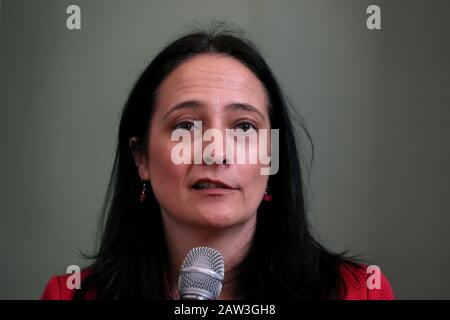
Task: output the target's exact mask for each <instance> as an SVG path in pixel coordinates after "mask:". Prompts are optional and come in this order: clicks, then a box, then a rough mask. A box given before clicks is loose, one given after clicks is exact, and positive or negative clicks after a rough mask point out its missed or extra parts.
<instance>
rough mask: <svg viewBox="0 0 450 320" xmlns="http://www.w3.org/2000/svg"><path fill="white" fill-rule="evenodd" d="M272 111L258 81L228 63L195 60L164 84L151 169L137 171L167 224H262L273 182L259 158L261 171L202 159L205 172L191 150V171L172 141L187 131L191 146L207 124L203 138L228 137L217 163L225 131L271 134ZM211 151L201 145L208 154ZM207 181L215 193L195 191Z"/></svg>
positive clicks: (145, 165)
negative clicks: (211, 134)
mask: <svg viewBox="0 0 450 320" xmlns="http://www.w3.org/2000/svg"><path fill="white" fill-rule="evenodd" d="M186 102H189V103H186ZM267 106H268V100H267V97H266V93H265V90H264V87H263V85H262V83H261V82H260V81H259V79H258V78H257V77H256V76H255V75H254V74H253V73H252V72H251V71H250V70H249V69H248V68H247V67H246V66H244V65H243V64H242V63H240V62H239V61H238V60H236V59H234V58H232V57H229V56H225V55H213V54H203V55H199V56H195V57H193V58H191V59H189V60H187V61H185V62H184V63H182V64H181V65H179V66H178V67H177V68H176V69H174V70H173V71H172V72H171V73H170V74H169V75H168V76H167V77H166V79H164V81H163V82H162V83H161V86H160V88H159V91H158V96H157V99H156V101H155V111H154V114H153V116H152V119H151V123H150V133H149V134H150V135H149V139H148V141H149V144H148V146H147V150H148V154H147V161H145V162H141V163H140V165H138V167H139V174H140V177H141V179H144V180H150V183H151V187H152V189H153V192H154V194H155V197H156V199H157V200H158V202H159V205H160V207H161V211H162V214H163V217H164V219H165V220H166V221H167V219H169V220H171V221H174V222H177V223H181V224H183V225H189V226H195V227H208V228H226V227H230V226H235V225H239V224H241V223H245V222H247V221H250V219H252V218H255V217H256V210H257V208H258V206H259V204H260V202H261V201H262V198H263V195H264V192H265V189H266V186H267V180H268V176H267V175H261V174H260V168H261V167H262V165H261V164H260V162H259V158H258V160H257V163H256V164H250V163H249V161H248V160H247V161H246V163H244V164H237V163H236V162H237V159H236V155H235V157H234V158H233V161H234V164H217V163H215V164H212V165H208V164H206V163H205V162H204V161H203V159H202V160H201V161H202V163H201V164H195V163H194V154H195V153H196V152H198V151H195V150H194V148H192V149H191V155H192V161H191V163H190V164H185V163H183V164H175V163H174V161H173V160H172V157H171V154H172V151H173V148H174V147H175V146H176V145H179V144H180V142H179V141H171V135H172V132H173V131H174V130H175V129H183V130H187V131H185V133H189V137H190V139H192V142H193V141H194V139H195V138H194V132H193V130H194V125H193V122H194V121H202V130H203V132H202V133H204V132H205V130H207V129H210V128H215V129H218V130H220V132H221V133H222V135H223V137H224V140H223V149H221V150H216V149H214V151H212V156H213V157H217V158H220V157H225V158H227V156H229V154H228V153H227V152H226V151H225V150H226V148H225V145H226V143H225V142H226V140H225V137H226V134H227V133H226V131H225V130H226V129H233V130H234V131H231V132H234V133H235V134H236V135H239V134H244V135H256V137H258V136H259V133H258V132H257V130H258V129H270V121H269V114H268V107H267ZM197 128H198V127H197ZM255 129H256V130H255ZM196 130H197V129H196ZM268 136H269V137H270V132H269V134H268ZM197 139H198V138H197ZM200 140H202V138H201V137H200ZM210 143H211V141H203V142H201V145H202V147H203V151H204V150H205V148H206V146H207V145H208V144H210ZM268 143H269V148H270V142H268ZM238 148H239V146H238ZM236 150H237V149H236ZM246 150H247V151H248V147H247V149H246ZM236 153H237V152H236ZM200 157H201V154H200ZM227 160H228V161H230V160H231V159H227ZM202 179H210V180H211V181H213V182H216V186H214V185H212V186H211V185H210V186H209V188H205V189H201V190H199V189H197V188H198V186H196V183H197V182H199V180H200V182H201V180H202ZM204 181H207V180H204ZM220 184H226V185H227V188H216V187H221V185H220ZM203 186H205V185H203ZM207 187H208V186H207ZM222 187H223V186H222Z"/></svg>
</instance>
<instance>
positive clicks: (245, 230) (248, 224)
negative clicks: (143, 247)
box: [162, 213, 256, 300]
mask: <svg viewBox="0 0 450 320" xmlns="http://www.w3.org/2000/svg"><path fill="white" fill-rule="evenodd" d="M162 217H163V224H164V232H165V237H166V245H167V250H168V255H169V262H170V271H169V274H168V282H169V283H168V285H169V287H170V292H171V296H172V298H175V299H178V298H179V297H178V287H177V280H178V274H179V271H180V269H181V265H182V264H183V261H184V258H185V257H186V255H187V254H188V252H189V251H190V250H191V249H192V248H194V247H199V246H205V247H211V248H214V249H216V250H218V251H219V252H220V253H221V254H222V256H223V258H224V263H225V277H224V283H223V287H222V292H221V294H220V296H219V297H218V299H224V300H225V299H237V295H236V294H235V289H236V285H237V284H236V281H237V280H235V279H236V278H237V276H238V275H237V273H236V271H234V269H235V267H237V266H238V264H239V263H240V262H241V261H242V260H243V258H244V257H245V255H246V254H247V251H248V249H249V246H250V243H251V241H252V238H253V235H254V232H255V226H256V214H255V215H252V218H251V219H249V220H247V221H245V222H243V223H241V224H239V225H235V226H232V227H227V228H211V227H198V226H192V225H184V224H181V223H178V222H177V221H174V220H173V219H172V218H170V217H169V216H168V215H167V214H164V213H162Z"/></svg>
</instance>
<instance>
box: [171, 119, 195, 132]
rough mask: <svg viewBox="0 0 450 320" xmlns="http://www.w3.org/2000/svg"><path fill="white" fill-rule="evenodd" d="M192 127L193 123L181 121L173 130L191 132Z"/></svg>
mask: <svg viewBox="0 0 450 320" xmlns="http://www.w3.org/2000/svg"><path fill="white" fill-rule="evenodd" d="M193 127H194V123H193V122H192V121H183V122H180V123H178V124H176V125H175V128H174V129H184V130H187V131H191V129H192V128H193Z"/></svg>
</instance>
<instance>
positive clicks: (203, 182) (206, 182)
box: [191, 179, 238, 190]
mask: <svg viewBox="0 0 450 320" xmlns="http://www.w3.org/2000/svg"><path fill="white" fill-rule="evenodd" d="M191 188H192V189H195V190H237V189H238V188H233V187H231V186H230V185H228V184H226V183H225V182H222V181H219V180H211V179H199V180H197V181H196V182H195V183H194V184H193V185H192V186H191Z"/></svg>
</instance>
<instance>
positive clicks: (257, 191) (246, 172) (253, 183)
mask: <svg viewBox="0 0 450 320" xmlns="http://www.w3.org/2000/svg"><path fill="white" fill-rule="evenodd" d="M260 168H261V166H260V165H245V166H244V168H243V170H241V175H240V176H241V177H242V181H243V182H244V184H243V191H244V198H245V201H246V202H247V203H249V204H251V205H252V206H256V207H257V206H258V205H259V204H260V202H261V200H262V197H263V195H264V192H265V190H266V185H267V181H268V179H269V176H267V175H261V173H260Z"/></svg>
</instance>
